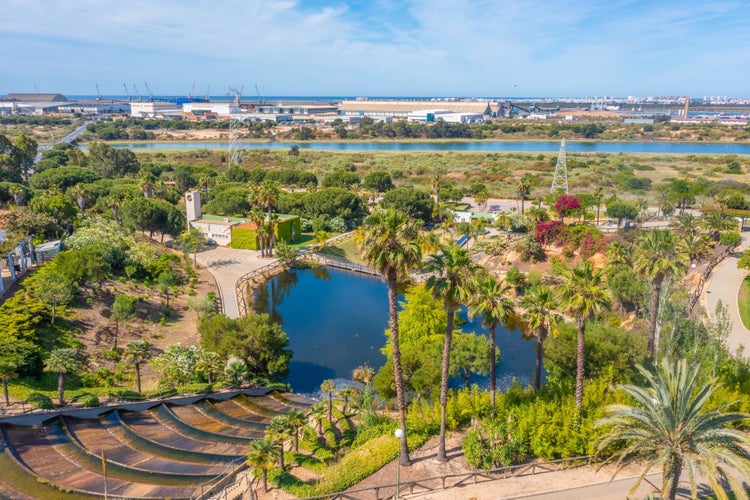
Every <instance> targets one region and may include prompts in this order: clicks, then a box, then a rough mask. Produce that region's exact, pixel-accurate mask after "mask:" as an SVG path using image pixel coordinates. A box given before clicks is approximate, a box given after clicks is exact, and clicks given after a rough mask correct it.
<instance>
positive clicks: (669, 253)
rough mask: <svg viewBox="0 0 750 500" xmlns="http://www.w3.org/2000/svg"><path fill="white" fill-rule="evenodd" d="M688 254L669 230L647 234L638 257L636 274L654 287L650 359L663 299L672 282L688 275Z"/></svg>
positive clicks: (649, 345)
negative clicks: (686, 268)
mask: <svg viewBox="0 0 750 500" xmlns="http://www.w3.org/2000/svg"><path fill="white" fill-rule="evenodd" d="M686 261H687V254H685V253H684V252H683V251H682V250H681V249H680V245H679V242H678V241H677V237H676V236H675V234H674V233H673V232H672V231H670V230H668V229H655V230H653V231H649V232H647V233H644V234H643V236H642V237H641V239H640V241H639V245H638V251H637V253H636V256H635V266H634V267H635V270H636V272H637V273H639V274H640V275H642V276H644V277H646V278H648V280H649V281H651V283H652V284H653V287H652V289H651V301H650V303H649V319H648V356H649V357H650V358H652V359H653V357H654V353H655V352H656V325H657V322H658V320H659V298H660V296H661V290H662V287H663V286H664V283H665V282H666V280H667V279H668V278H671V277H673V276H680V275H681V274H682V273H684V272H685V264H686Z"/></svg>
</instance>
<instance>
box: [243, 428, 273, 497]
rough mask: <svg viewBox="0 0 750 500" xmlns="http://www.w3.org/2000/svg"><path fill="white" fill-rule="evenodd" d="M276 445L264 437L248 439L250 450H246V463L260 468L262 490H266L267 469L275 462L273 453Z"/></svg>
mask: <svg viewBox="0 0 750 500" xmlns="http://www.w3.org/2000/svg"><path fill="white" fill-rule="evenodd" d="M275 453H276V446H274V444H273V443H272V442H270V441H267V440H265V439H256V440H255V441H250V451H248V452H247V465H249V466H251V467H253V468H255V469H260V473H261V475H262V477H263V491H266V492H267V491H268V469H270V468H271V467H273V464H274V463H276V458H275V457H274V454H275Z"/></svg>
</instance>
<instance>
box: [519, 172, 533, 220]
mask: <svg viewBox="0 0 750 500" xmlns="http://www.w3.org/2000/svg"><path fill="white" fill-rule="evenodd" d="M516 193H518V198H519V199H520V200H521V214H522V215H523V211H524V202H525V201H526V200H528V199H529V196H531V181H530V180H529V177H528V176H526V175H524V176H522V177H521V178H520V179H518V182H517V183H516Z"/></svg>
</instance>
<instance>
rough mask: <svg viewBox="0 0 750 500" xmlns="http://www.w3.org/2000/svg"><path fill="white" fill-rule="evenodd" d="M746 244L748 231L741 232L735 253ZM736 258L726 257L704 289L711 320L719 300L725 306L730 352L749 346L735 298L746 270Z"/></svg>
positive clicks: (749, 334)
mask: <svg viewBox="0 0 750 500" xmlns="http://www.w3.org/2000/svg"><path fill="white" fill-rule="evenodd" d="M748 246H750V233H743V234H742V247H740V248H739V249H738V250H737V254H739V253H740V252H741V250H742V249H744V248H747V247H748ZM738 260H739V258H738V257H737V256H736V255H732V256H730V257H727V259H726V260H725V261H724V262H723V263H722V264H721V265H720V266H719V267H717V268H716V270H715V271H714V274H713V276H711V280H710V281H709V282H708V285H707V286H706V291H705V305H706V312H707V313H708V316H709V318H711V320H712V321H716V306H717V304H718V303H719V301H721V303H722V304H723V305H724V306H726V308H727V315H728V319H729V322H730V323H731V324H730V327H731V329H730V331H729V336H728V337H727V349H728V350H729V352H730V353H732V354H734V353H736V352H737V349H739V348H740V347H743V348H744V349H745V352H746V353H747V352H748V348H750V331H748V329H747V328H745V326H744V325H743V324H742V320H741V319H740V310H739V304H738V300H737V295H738V293H739V290H740V286H741V285H742V281H743V280H744V279H745V276H746V275H747V271H745V270H743V269H738V268H737V261H738Z"/></svg>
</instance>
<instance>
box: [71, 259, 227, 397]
mask: <svg viewBox="0 0 750 500" xmlns="http://www.w3.org/2000/svg"><path fill="white" fill-rule="evenodd" d="M197 274H198V283H197V284H196V286H195V293H196V294H197V295H206V294H207V293H208V292H211V291H213V292H216V291H217V290H216V285H215V281H214V278H213V276H212V275H211V273H209V272H208V270H206V269H203V268H199V269H197ZM177 288H178V290H179V294H178V295H176V296H175V295H170V298H169V307H170V308H171V309H172V313H171V315H170V317H169V318H168V319H167V321H166V322H165V323H164V324H162V323H161V322H160V321H159V320H160V317H161V314H162V311H163V310H164V307H165V306H166V301H165V298H164V297H163V296H162V295H161V294H160V293H159V291H158V290H157V289H156V287H153V288H149V287H147V286H145V285H143V284H135V283H120V282H119V281H113V280H110V281H107V282H105V283H104V284H103V286H102V289H101V291H100V292H99V293H97V294H96V295H94V296H93V297H92V300H91V301H90V302H91V303H90V304H89V305H86V304H84V306H82V307H80V308H78V309H76V310H75V311H72V313H73V314H72V316H73V320H72V321H73V326H74V327H75V328H78V329H79V330H80V332H81V333H80V334H79V335H78V339H79V340H80V341H81V342H82V343H83V345H84V351H85V352H86V354H87V355H88V357H89V358H88V359H89V366H90V367H91V368H92V370H96V369H98V368H103V367H107V368H109V369H110V370H114V366H115V363H114V362H112V361H108V360H106V359H104V358H103V356H102V353H103V352H104V351H105V350H108V349H112V348H113V347H114V334H115V327H114V323H113V322H112V321H111V320H110V319H109V315H110V307H111V305H112V302H113V301H114V296H115V294H116V293H126V294H128V295H137V296H139V297H141V299H142V300H141V301H139V302H138V303H137V304H136V309H137V311H138V314H137V316H136V318H134V319H133V320H131V321H128V322H126V323H124V324H121V325H120V329H119V335H118V339H117V345H118V347H120V348H124V347H125V346H127V344H128V343H129V342H132V341H133V340H139V339H145V340H148V341H149V342H150V343H151V344H152V345H153V346H154V348H155V355H159V354H160V353H161V351H162V350H163V349H164V348H165V347H166V346H168V345H170V344H174V343H177V342H179V343H180V344H182V345H199V344H200V335H199V333H198V318H197V316H196V313H195V312H193V311H191V310H190V309H189V308H188V307H187V304H186V299H187V298H188V290H189V285H188V284H187V283H185V284H183V285H180V286H178V287H177ZM87 293H88V294H89V296H91V295H92V292H91V290H88V291H87ZM156 379H157V377H156V373H155V372H154V370H153V369H152V368H151V366H150V365H149V364H145V365H143V367H142V368H141V383H142V389H143V390H153V389H156V386H157V384H156V381H157V380H156Z"/></svg>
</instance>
